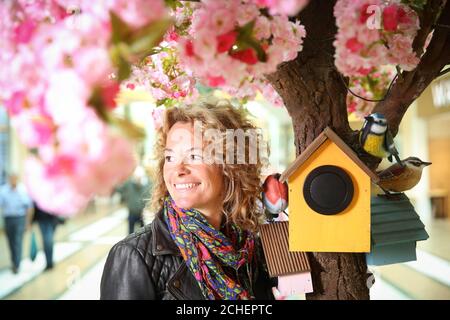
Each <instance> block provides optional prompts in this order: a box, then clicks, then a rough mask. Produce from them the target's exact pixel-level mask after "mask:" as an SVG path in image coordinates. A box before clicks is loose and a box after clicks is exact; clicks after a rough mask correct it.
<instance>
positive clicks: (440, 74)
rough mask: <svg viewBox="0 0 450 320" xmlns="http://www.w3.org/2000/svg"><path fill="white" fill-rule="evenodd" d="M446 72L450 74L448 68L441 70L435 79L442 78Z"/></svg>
mask: <svg viewBox="0 0 450 320" xmlns="http://www.w3.org/2000/svg"><path fill="white" fill-rule="evenodd" d="M448 72H450V68H447V69H445V70H442V71H441V72H439V74H438V76H437V77H436V78H438V77H441V76H443V75H444V74H446V73H448Z"/></svg>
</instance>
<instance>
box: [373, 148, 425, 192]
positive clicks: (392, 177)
mask: <svg viewBox="0 0 450 320" xmlns="http://www.w3.org/2000/svg"><path fill="white" fill-rule="evenodd" d="M402 163H403V165H400V164H399V163H395V164H393V165H391V166H390V167H389V168H387V169H385V170H382V171H379V172H377V174H378V177H379V178H380V181H379V182H378V186H379V187H380V188H381V189H383V191H384V192H385V193H386V194H390V193H391V192H403V191H407V190H409V189H411V188H413V187H414V186H415V185H416V184H417V183H419V181H420V178H421V177H422V170H423V168H425V167H427V166H429V165H430V164H431V162H424V161H422V160H420V159H419V158H417V157H409V158H406V159H403V160H402Z"/></svg>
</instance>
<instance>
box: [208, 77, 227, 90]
mask: <svg viewBox="0 0 450 320" xmlns="http://www.w3.org/2000/svg"><path fill="white" fill-rule="evenodd" d="M207 78H208V85H209V86H211V87H218V86H221V85H224V84H225V83H226V81H225V78H224V77H222V76H208V77H207Z"/></svg>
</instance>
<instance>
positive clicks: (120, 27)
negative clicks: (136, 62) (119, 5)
mask: <svg viewBox="0 0 450 320" xmlns="http://www.w3.org/2000/svg"><path fill="white" fill-rule="evenodd" d="M109 16H110V18H111V26H112V37H111V42H112V43H115V44H117V43H119V42H122V41H126V39H127V38H128V37H129V35H130V34H131V29H130V27H129V26H128V25H127V24H126V23H125V22H124V21H123V20H122V19H121V18H120V17H119V16H118V15H116V14H115V13H114V12H113V11H110V12H109Z"/></svg>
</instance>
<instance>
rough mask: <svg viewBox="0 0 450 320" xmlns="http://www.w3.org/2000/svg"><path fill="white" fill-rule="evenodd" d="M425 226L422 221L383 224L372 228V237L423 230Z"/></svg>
mask: <svg viewBox="0 0 450 320" xmlns="http://www.w3.org/2000/svg"><path fill="white" fill-rule="evenodd" d="M424 227H425V226H424V225H423V223H422V221H420V220H408V221H399V222H389V223H381V224H376V225H373V226H372V235H376V234H381V233H390V232H403V231H406V230H414V229H423V228H424Z"/></svg>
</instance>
